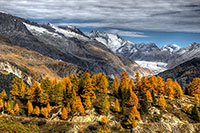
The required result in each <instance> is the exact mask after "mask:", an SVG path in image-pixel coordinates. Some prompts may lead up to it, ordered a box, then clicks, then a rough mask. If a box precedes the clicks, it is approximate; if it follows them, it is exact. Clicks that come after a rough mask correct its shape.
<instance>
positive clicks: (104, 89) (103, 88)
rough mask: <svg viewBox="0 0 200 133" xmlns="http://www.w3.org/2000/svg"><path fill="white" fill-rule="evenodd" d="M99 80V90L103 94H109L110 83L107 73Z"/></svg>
mask: <svg viewBox="0 0 200 133" xmlns="http://www.w3.org/2000/svg"><path fill="white" fill-rule="evenodd" d="M98 78H99V80H98V82H97V90H98V91H99V92H100V93H102V94H107V93H108V86H109V83H108V79H107V77H106V75H105V73H103V74H102V75H101V77H98Z"/></svg>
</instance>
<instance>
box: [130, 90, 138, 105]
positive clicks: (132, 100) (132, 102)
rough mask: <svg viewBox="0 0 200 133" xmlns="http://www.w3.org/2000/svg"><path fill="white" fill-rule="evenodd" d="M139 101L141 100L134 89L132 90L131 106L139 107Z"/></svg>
mask: <svg viewBox="0 0 200 133" xmlns="http://www.w3.org/2000/svg"><path fill="white" fill-rule="evenodd" d="M138 102H139V100H138V98H137V96H136V94H135V93H134V92H133V91H132V90H130V98H129V104H130V105H131V106H136V107H137V105H138Z"/></svg>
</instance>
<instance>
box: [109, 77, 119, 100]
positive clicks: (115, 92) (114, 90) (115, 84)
mask: <svg viewBox="0 0 200 133" xmlns="http://www.w3.org/2000/svg"><path fill="white" fill-rule="evenodd" d="M119 86H120V82H119V79H118V77H117V76H116V77H115V79H114V81H113V83H112V86H111V89H112V93H113V95H115V96H118V91H119Z"/></svg>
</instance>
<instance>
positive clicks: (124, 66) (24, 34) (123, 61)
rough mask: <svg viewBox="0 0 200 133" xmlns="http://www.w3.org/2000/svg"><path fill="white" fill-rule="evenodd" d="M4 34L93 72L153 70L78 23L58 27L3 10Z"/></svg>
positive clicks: (0, 31)
mask: <svg viewBox="0 0 200 133" xmlns="http://www.w3.org/2000/svg"><path fill="white" fill-rule="evenodd" d="M0 34H1V35H3V36H4V37H6V38H8V39H9V41H10V43H11V44H12V45H17V46H20V47H24V48H28V49H30V50H33V51H36V52H38V53H40V54H42V55H44V56H48V57H51V58H53V59H56V60H62V61H64V62H68V63H72V64H76V65H78V66H80V67H83V68H86V69H89V70H90V71H93V72H105V73H106V74H107V75H109V76H119V75H120V74H121V73H122V72H124V71H127V72H128V73H129V74H130V75H134V74H135V73H136V72H137V71H138V72H139V73H140V74H141V75H149V74H152V73H151V71H150V70H149V69H146V68H142V67H140V66H139V65H138V64H137V63H136V62H134V61H133V60H130V59H128V58H126V57H124V56H123V55H116V54H115V53H114V52H112V51H111V50H110V49H109V48H107V47H106V46H105V45H104V44H102V43H101V42H99V41H96V40H93V39H91V38H90V37H88V36H86V35H85V34H84V33H83V32H81V31H80V30H79V29H77V28H76V27H74V26H66V27H57V26H55V25H53V24H49V23H45V24H37V23H33V22H30V21H28V20H25V19H23V18H19V17H15V16H12V15H9V14H5V13H0Z"/></svg>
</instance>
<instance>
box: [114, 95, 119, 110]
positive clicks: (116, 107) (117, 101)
mask: <svg viewBox="0 0 200 133" xmlns="http://www.w3.org/2000/svg"><path fill="white" fill-rule="evenodd" d="M114 111H115V112H120V104H119V100H118V99H117V98H116V100H115V106H114Z"/></svg>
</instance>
